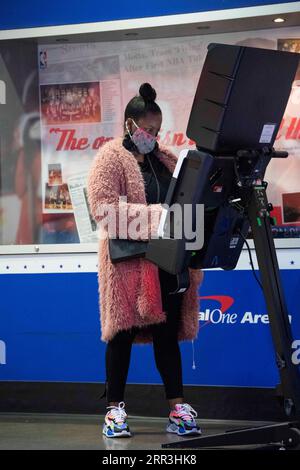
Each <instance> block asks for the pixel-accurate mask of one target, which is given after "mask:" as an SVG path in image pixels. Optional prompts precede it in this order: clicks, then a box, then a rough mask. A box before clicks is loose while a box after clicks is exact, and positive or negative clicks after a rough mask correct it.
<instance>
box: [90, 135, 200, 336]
mask: <svg viewBox="0 0 300 470" xmlns="http://www.w3.org/2000/svg"><path fill="white" fill-rule="evenodd" d="M157 157H158V158H159V159H160V161H161V162H162V163H163V164H164V165H165V166H166V167H167V168H168V169H169V170H170V171H171V173H173V171H174V168H175V165H176V161H177V157H176V155H174V154H173V153H172V152H170V150H168V148H167V147H165V146H163V145H161V144H159V151H158V152H157ZM87 191H88V200H89V204H90V207H91V212H92V215H93V217H94V219H95V220H96V221H97V222H99V221H101V219H102V218H101V215H98V214H99V207H100V205H101V204H117V203H118V202H119V196H122V195H123V196H125V195H126V196H127V201H126V203H125V204H126V208H127V209H128V213H130V209H131V206H133V207H134V209H137V208H139V207H140V208H142V209H145V206H146V209H147V210H151V215H157V217H151V218H150V222H149V226H148V227H147V229H148V232H147V233H146V234H145V233H144V235H142V236H141V239H147V238H148V237H149V236H150V235H149V234H150V233H156V231H157V229H158V223H159V218H160V214H161V211H162V206H161V204H147V202H146V195H145V186H144V180H143V175H142V173H141V170H140V168H139V165H138V162H137V160H136V158H135V157H134V156H133V154H132V153H131V152H129V151H128V150H126V149H125V148H124V147H123V145H122V137H118V138H115V139H113V140H111V141H109V142H107V143H106V144H104V145H103V146H102V147H101V149H100V150H99V152H98V153H97V155H96V156H95V159H94V161H93V163H92V166H91V168H90V172H89V175H88V187H87ZM98 248H99V249H98V286H99V287H98V292H99V296H100V297H99V307H100V319H101V333H102V335H101V339H102V340H103V341H105V342H107V341H109V340H110V339H112V338H113V337H114V335H115V334H116V333H117V332H118V331H120V330H125V329H130V328H132V327H133V326H137V327H140V328H141V330H140V333H138V334H137V336H136V337H135V341H134V342H135V343H151V342H152V336H151V334H149V333H146V332H145V331H143V328H142V327H143V326H146V325H149V324H153V323H160V322H163V321H165V319H166V313H165V312H164V311H163V309H162V300H161V291H160V282H159V273H158V267H157V266H156V265H155V264H154V263H152V262H151V261H148V260H146V259H144V258H136V259H131V260H128V261H122V262H120V263H116V264H112V263H111V261H110V257H109V252H108V236H106V237H104V238H103V237H102V238H100V239H99V247H98ZM189 272H190V287H189V288H188V290H187V291H186V292H185V293H184V294H183V301H182V307H181V322H180V328H179V335H178V339H179V341H182V340H191V339H194V338H195V337H196V336H197V333H198V328H199V320H198V314H199V299H198V288H199V285H200V284H201V282H202V278H203V272H202V271H201V270H195V269H190V268H189Z"/></svg>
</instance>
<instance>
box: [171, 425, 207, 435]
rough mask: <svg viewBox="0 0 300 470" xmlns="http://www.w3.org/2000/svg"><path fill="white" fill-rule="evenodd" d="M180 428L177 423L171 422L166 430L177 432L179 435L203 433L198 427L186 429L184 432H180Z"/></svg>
mask: <svg viewBox="0 0 300 470" xmlns="http://www.w3.org/2000/svg"><path fill="white" fill-rule="evenodd" d="M179 429H180V428H179V426H177V425H176V424H173V425H172V424H171V425H168V426H167V428H166V431H167V432H170V433H172V434H177V435H178V436H190V435H191V434H194V435H197V436H199V435H200V434H202V431H201V429H197V428H194V429H189V430H185V431H184V432H180V431H179Z"/></svg>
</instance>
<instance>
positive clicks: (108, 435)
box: [102, 427, 132, 438]
mask: <svg viewBox="0 0 300 470" xmlns="http://www.w3.org/2000/svg"><path fill="white" fill-rule="evenodd" d="M102 434H104V436H106V437H109V438H111V437H112V438H115V437H117V438H118V437H131V436H132V435H131V432H129V431H122V432H118V433H115V434H108V429H107V428H106V427H104V428H103V431H102Z"/></svg>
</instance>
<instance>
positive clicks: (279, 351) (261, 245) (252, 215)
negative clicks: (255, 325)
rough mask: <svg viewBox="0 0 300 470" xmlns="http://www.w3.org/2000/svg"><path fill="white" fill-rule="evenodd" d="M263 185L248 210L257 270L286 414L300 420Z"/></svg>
mask: <svg viewBox="0 0 300 470" xmlns="http://www.w3.org/2000/svg"><path fill="white" fill-rule="evenodd" d="M265 188H266V185H265V184H264V183H263V184H262V185H257V186H254V187H253V189H252V196H251V200H250V204H249V207H248V216H249V220H250V224H251V228H252V233H253V239H254V245H255V250H256V254H257V261H258V266H259V270H260V274H261V280H262V285H263V291H264V296H265V301H266V305H267V311H268V315H269V322H270V328H271V334H272V338H273V344H274V349H275V358H276V363H277V367H278V371H279V374H280V379H281V388H282V393H283V398H284V406H285V412H286V414H287V415H288V416H289V415H290V414H294V416H295V417H296V418H297V419H299V417H300V374H299V369H298V366H297V365H296V364H294V363H293V362H292V356H293V348H292V343H293V337H292V331H291V325H290V322H289V316H288V311H287V307H286V302H285V298H284V293H283V289H282V284H281V279H280V273H279V267H278V261H277V256H276V250H275V246H274V240H273V236H272V231H271V224H270V215H269V211H268V200H267V196H266V190H265Z"/></svg>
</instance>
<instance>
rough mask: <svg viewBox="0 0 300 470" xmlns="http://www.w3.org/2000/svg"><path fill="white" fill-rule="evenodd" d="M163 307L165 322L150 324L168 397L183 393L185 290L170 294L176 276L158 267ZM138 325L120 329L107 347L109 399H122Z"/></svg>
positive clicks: (116, 400)
mask: <svg viewBox="0 0 300 470" xmlns="http://www.w3.org/2000/svg"><path fill="white" fill-rule="evenodd" d="M159 275H160V285H161V292H162V302H163V308H164V310H165V311H166V313H167V320H166V322H164V323H159V324H155V325H149V326H147V327H146V328H147V329H149V332H151V334H152V337H153V348H154V357H155V363H156V367H157V369H158V371H159V373H160V375H161V378H162V381H163V383H164V387H165V395H166V398H167V399H172V398H179V397H183V385H182V365H181V353H180V348H179V344H178V327H179V320H180V307H181V302H182V294H171V295H169V292H171V291H172V290H173V289H174V288H175V286H176V278H175V277H174V276H171V275H169V274H168V273H166V272H164V271H162V270H159ZM138 331H139V330H138V328H132V329H131V330H124V331H120V332H118V333H117V334H116V335H115V336H114V337H113V338H112V339H111V341H109V342H108V344H107V347H106V354H105V362H106V400H107V402H108V403H110V402H120V401H123V400H124V392H125V386H126V380H127V375H128V369H129V364H130V356H131V348H132V343H133V340H134V338H135V336H136V334H137V332H138Z"/></svg>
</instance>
